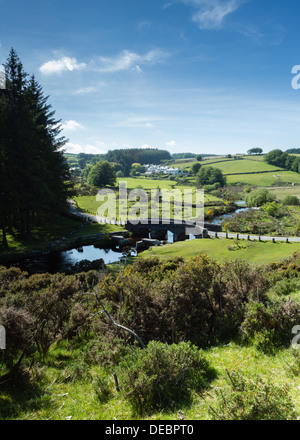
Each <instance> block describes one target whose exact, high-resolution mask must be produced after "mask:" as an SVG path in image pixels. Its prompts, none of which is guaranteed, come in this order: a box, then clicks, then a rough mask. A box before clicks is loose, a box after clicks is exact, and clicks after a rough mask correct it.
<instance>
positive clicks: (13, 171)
mask: <svg viewBox="0 0 300 440" xmlns="http://www.w3.org/2000/svg"><path fill="white" fill-rule="evenodd" d="M4 67H5V73H6V89H5V90H1V94H0V228H1V229H2V237H3V243H4V244H7V242H6V231H7V228H14V229H15V230H17V231H18V232H19V233H20V234H21V235H23V236H24V235H28V234H30V231H31V227H32V225H33V224H36V223H37V222H39V223H41V220H44V219H45V218H46V217H47V216H48V217H49V216H51V214H52V213H53V212H55V211H59V210H62V209H64V206H65V204H66V199H67V194H68V188H69V187H68V184H67V181H68V180H69V177H70V176H69V170H68V167H67V164H66V162H65V160H64V157H63V153H62V150H61V148H62V147H63V146H64V145H65V143H66V139H65V138H64V137H59V136H60V131H61V130H60V121H56V120H55V118H54V114H55V112H54V111H52V110H51V106H50V105H49V104H48V103H47V100H48V97H44V95H43V91H42V87H41V86H40V85H39V84H38V83H37V81H36V80H35V78H34V77H31V78H30V79H28V75H27V73H25V72H24V69H23V65H22V63H21V61H20V59H19V58H18V56H17V54H16V52H15V50H14V49H12V50H11V52H10V55H9V57H8V60H7V62H6V64H5V66H4Z"/></svg>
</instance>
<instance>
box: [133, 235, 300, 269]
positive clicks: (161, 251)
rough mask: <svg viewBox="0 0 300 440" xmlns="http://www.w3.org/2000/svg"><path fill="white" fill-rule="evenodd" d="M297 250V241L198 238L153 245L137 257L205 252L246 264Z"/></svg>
mask: <svg viewBox="0 0 300 440" xmlns="http://www.w3.org/2000/svg"><path fill="white" fill-rule="evenodd" d="M296 251H300V243H272V242H258V241H257V242H256V241H255V242H254V241H253V242H249V241H246V240H234V239H219V238H218V239H199V240H186V241H182V242H177V243H172V244H167V245H164V246H158V247H152V248H150V249H148V250H147V251H144V252H142V253H140V254H139V256H138V258H147V257H152V256H157V257H160V258H170V257H175V256H181V257H183V258H185V259H188V258H191V257H194V256H195V255H198V254H207V255H208V256H209V257H211V258H215V259H216V260H218V261H224V259H225V258H233V259H240V260H246V261H248V262H249V263H255V264H267V263H271V262H275V261H280V260H282V259H285V258H288V257H289V256H291V255H292V254H293V253H294V252H296Z"/></svg>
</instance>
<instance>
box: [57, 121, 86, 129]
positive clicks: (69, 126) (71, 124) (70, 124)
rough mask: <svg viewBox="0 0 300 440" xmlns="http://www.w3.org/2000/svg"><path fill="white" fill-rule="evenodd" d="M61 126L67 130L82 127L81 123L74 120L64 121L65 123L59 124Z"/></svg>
mask: <svg viewBox="0 0 300 440" xmlns="http://www.w3.org/2000/svg"><path fill="white" fill-rule="evenodd" d="M61 128H62V129H63V130H69V131H75V130H78V129H84V127H83V125H81V124H79V122H76V121H72V120H71V121H66V122H65V124H62V125H61Z"/></svg>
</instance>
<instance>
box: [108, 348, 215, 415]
mask: <svg viewBox="0 0 300 440" xmlns="http://www.w3.org/2000/svg"><path fill="white" fill-rule="evenodd" d="M116 372H117V376H118V379H119V385H120V390H121V393H122V394H123V396H124V397H125V398H126V399H127V400H128V401H129V403H130V405H131V407H132V410H133V412H134V413H137V414H140V415H143V414H145V413H152V412H153V411H156V410H162V409H168V408H174V407H176V406H177V407H180V406H181V405H187V404H189V403H191V401H192V393H193V392H197V391H201V390H203V388H204V387H205V386H207V384H208V382H209V380H210V379H211V378H212V377H213V374H214V372H213V370H212V369H211V367H210V366H209V363H208V361H207V360H206V359H205V357H204V355H203V353H202V351H199V350H198V349H197V348H196V347H195V346H192V345H191V344H190V343H184V342H182V343H180V344H178V345H176V344H172V345H167V344H162V343H159V342H155V341H151V342H150V343H149V344H148V346H147V348H146V349H137V350H135V351H134V352H133V353H132V354H130V355H128V356H126V357H125V358H124V360H123V361H122V362H121V363H120V364H119V366H118V368H117V370H116Z"/></svg>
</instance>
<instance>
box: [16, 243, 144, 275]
mask: <svg viewBox="0 0 300 440" xmlns="http://www.w3.org/2000/svg"><path fill="white" fill-rule="evenodd" d="M130 253H131V255H132V256H136V251H135V249H131V251H130ZM122 256H123V253H122V250H121V249H120V250H119V249H115V250H112V249H99V248H95V247H94V246H93V245H91V246H83V247H81V248H79V249H72V250H68V251H61V252H55V253H51V254H49V255H43V256H39V257H36V258H27V259H25V260H24V261H22V262H20V263H18V264H14V265H15V266H16V265H17V266H19V267H20V268H21V269H22V270H25V271H27V272H28V273H29V274H34V273H45V272H49V273H57V272H63V271H64V270H66V268H67V266H69V265H74V264H76V263H78V262H80V261H82V260H88V261H95V260H99V259H101V258H102V259H103V261H104V264H110V263H115V262H118V261H120V258H122Z"/></svg>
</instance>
